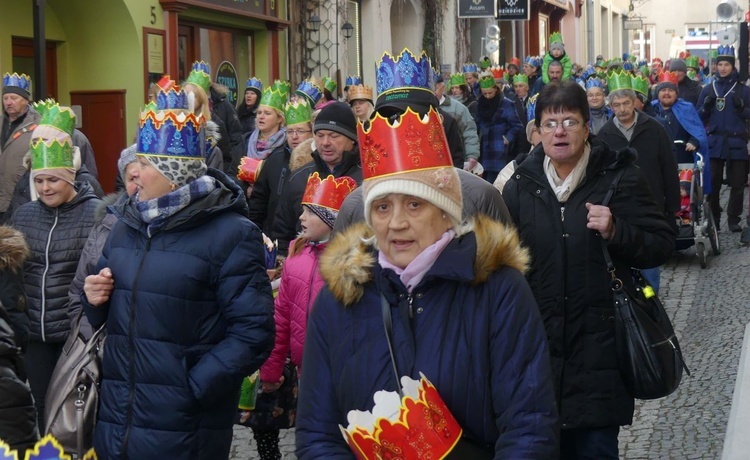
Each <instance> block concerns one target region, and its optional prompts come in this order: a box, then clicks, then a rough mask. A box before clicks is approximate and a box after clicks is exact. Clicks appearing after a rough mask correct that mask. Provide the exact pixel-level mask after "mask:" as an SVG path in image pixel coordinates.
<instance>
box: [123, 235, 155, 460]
mask: <svg viewBox="0 0 750 460" xmlns="http://www.w3.org/2000/svg"><path fill="white" fill-rule="evenodd" d="M150 249H151V235H149V236H148V238H147V239H146V251H145V252H144V253H143V257H141V261H140V263H139V264H138V270H137V271H136V272H135V277H134V278H133V280H134V281H133V291H132V295H131V297H130V311H129V316H130V322H129V324H128V346H129V347H130V353H129V354H128V406H127V408H128V409H127V413H126V414H125V434H124V435H123V437H122V455H121V458H123V459H127V451H128V438H129V437H130V426H131V423H132V419H133V399H135V376H134V374H135V337H134V335H135V305H136V301H137V293H138V281H139V278H140V274H141V269H142V268H143V263H144V262H145V261H146V256H147V255H148V251H149V250H150Z"/></svg>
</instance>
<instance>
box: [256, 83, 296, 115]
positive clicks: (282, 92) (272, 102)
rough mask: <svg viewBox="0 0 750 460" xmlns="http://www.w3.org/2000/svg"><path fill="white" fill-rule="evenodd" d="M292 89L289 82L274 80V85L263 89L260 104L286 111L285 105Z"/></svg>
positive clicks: (282, 111)
mask: <svg viewBox="0 0 750 460" xmlns="http://www.w3.org/2000/svg"><path fill="white" fill-rule="evenodd" d="M290 89H291V87H290V86H289V83H288V82H285V81H279V80H276V81H274V82H273V85H271V86H269V87H266V88H264V89H263V95H261V97H260V104H259V105H265V106H268V107H271V108H272V109H276V110H278V111H279V112H281V113H284V105H285V104H286V101H287V99H288V98H289V90H290Z"/></svg>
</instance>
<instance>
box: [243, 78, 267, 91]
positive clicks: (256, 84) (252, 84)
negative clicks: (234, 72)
mask: <svg viewBox="0 0 750 460" xmlns="http://www.w3.org/2000/svg"><path fill="white" fill-rule="evenodd" d="M250 88H255V89H257V90H258V91H259V92H261V93H262V92H263V82H262V81H260V80H259V79H257V78H255V77H253V78H248V80H247V83H245V89H250Z"/></svg>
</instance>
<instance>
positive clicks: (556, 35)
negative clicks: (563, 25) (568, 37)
mask: <svg viewBox="0 0 750 460" xmlns="http://www.w3.org/2000/svg"><path fill="white" fill-rule="evenodd" d="M549 42H550V44H552V43H562V42H563V38H562V35H561V34H560V32H552V34H551V35H550V36H549Z"/></svg>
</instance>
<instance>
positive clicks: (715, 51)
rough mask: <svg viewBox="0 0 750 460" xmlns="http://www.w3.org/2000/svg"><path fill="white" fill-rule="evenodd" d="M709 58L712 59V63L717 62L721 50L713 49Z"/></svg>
mask: <svg viewBox="0 0 750 460" xmlns="http://www.w3.org/2000/svg"><path fill="white" fill-rule="evenodd" d="M708 57H709V58H711V60H712V61H715V60H716V58H717V57H719V50H716V49H713V50H711V51H709V52H708Z"/></svg>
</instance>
